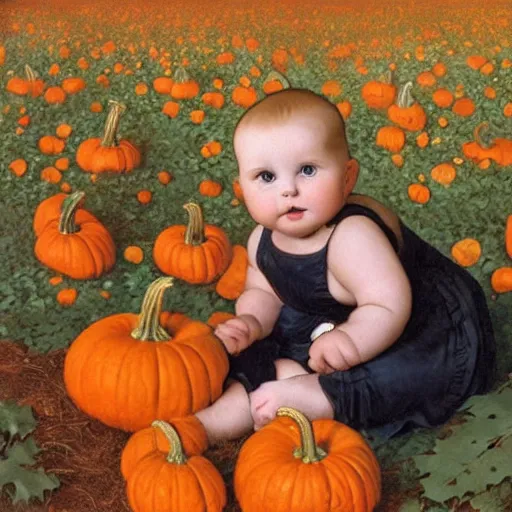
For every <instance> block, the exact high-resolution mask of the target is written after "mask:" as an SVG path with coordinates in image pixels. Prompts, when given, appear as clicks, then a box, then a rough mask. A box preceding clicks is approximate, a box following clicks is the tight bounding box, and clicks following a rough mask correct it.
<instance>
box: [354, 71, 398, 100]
mask: <svg viewBox="0 0 512 512" xmlns="http://www.w3.org/2000/svg"><path fill="white" fill-rule="evenodd" d="M395 96H396V86H395V85H394V84H393V71H392V70H389V71H388V72H387V74H386V75H383V76H381V77H379V79H378V80H371V81H370V82H367V83H366V84H364V86H363V88H362V89H361V97H362V98H363V100H364V102H365V103H366V104H367V105H368V107H370V108H377V109H381V108H382V109H384V108H388V107H390V106H391V105H392V104H393V102H394V101H395Z"/></svg>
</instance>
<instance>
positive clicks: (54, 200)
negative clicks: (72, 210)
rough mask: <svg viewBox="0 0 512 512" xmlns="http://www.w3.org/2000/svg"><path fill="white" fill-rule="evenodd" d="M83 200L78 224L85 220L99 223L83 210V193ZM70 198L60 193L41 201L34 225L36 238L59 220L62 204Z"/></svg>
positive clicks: (79, 204) (77, 212)
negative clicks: (50, 224)
mask: <svg viewBox="0 0 512 512" xmlns="http://www.w3.org/2000/svg"><path fill="white" fill-rule="evenodd" d="M81 194H82V199H81V200H80V201H79V202H78V204H77V206H76V207H77V210H76V215H75V219H76V220H77V222H79V223H80V222H83V221H85V220H89V221H97V220H98V219H97V218H96V217H95V216H94V215H93V214H92V213H90V212H88V211H87V210H85V209H83V208H82V205H83V202H84V199H85V194H84V193H83V192H82V193H81ZM67 197H68V194H64V193H62V192H59V193H58V194H55V195H53V196H50V197H48V198H46V199H44V200H43V201H41V202H40V203H39V204H38V205H37V208H36V211H35V212H34V220H33V223H32V227H33V229H34V233H35V235H36V237H38V236H39V235H41V233H42V232H43V231H44V230H45V228H46V226H47V225H48V224H49V223H50V222H51V221H55V220H58V219H59V218H60V215H61V213H62V203H63V202H64V199H66V198H67Z"/></svg>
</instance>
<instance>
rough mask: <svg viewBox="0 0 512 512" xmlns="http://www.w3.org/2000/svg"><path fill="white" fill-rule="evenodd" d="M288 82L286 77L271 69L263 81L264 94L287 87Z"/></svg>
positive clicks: (288, 86)
mask: <svg viewBox="0 0 512 512" xmlns="http://www.w3.org/2000/svg"><path fill="white" fill-rule="evenodd" d="M289 88H290V82H289V81H288V79H287V78H286V77H285V76H284V75H283V74H281V73H279V71H276V70H272V71H270V73H269V74H268V75H267V78H265V80H264V82H263V92H264V93H265V94H272V93H273V92H277V91H282V90H283V89H289Z"/></svg>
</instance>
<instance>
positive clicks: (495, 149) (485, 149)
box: [462, 121, 512, 166]
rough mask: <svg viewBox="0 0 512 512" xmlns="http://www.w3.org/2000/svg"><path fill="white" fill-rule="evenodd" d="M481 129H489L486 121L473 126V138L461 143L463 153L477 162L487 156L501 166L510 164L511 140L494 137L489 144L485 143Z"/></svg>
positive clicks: (511, 153)
mask: <svg viewBox="0 0 512 512" xmlns="http://www.w3.org/2000/svg"><path fill="white" fill-rule="evenodd" d="M483 129H485V130H488V129H489V123H488V122H486V121H484V122H482V123H480V124H478V125H477V126H476V127H475V129H474V131H473V138H474V139H475V140H474V141H471V142H465V143H464V144H463V145H462V152H463V153H464V155H465V156H466V157H467V158H469V159H470V160H472V161H473V162H475V163H477V164H479V163H480V162H482V160H485V159H486V158H488V159H490V160H494V161H495V162H496V163H497V164H498V165H501V166H506V165H512V140H511V139H506V138H495V139H493V141H492V144H491V145H489V144H486V143H485V142H484V141H483V138H482V133H481V132H482V130H483Z"/></svg>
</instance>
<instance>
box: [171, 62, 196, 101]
mask: <svg viewBox="0 0 512 512" xmlns="http://www.w3.org/2000/svg"><path fill="white" fill-rule="evenodd" d="M173 81H174V83H173V85H172V87H171V96H172V97H173V98H174V99H176V100H188V99H192V98H195V97H196V96H197V95H198V94H199V83H198V82H196V81H195V80H192V78H190V76H189V74H188V73H187V71H186V69H185V68H184V67H183V66H179V67H178V68H177V69H176V71H175V72H174V77H173Z"/></svg>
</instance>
